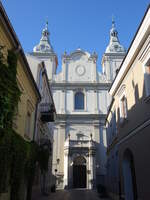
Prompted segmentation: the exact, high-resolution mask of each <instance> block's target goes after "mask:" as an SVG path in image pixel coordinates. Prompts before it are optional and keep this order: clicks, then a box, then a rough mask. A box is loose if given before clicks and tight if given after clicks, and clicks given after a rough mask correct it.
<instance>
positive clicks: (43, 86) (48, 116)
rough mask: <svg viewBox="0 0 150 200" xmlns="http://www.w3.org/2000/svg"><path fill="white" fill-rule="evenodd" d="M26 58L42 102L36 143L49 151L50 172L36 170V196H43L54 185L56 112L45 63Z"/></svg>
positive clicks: (36, 129)
mask: <svg viewBox="0 0 150 200" xmlns="http://www.w3.org/2000/svg"><path fill="white" fill-rule="evenodd" d="M26 57H27V60H28V63H29V66H30V69H31V71H32V74H33V77H34V80H35V81H36V84H37V87H38V89H39V92H40V94H41V102H40V103H39V104H38V107H37V117H36V126H35V127H36V128H35V136H34V141H36V142H37V143H38V144H39V145H40V146H43V147H44V148H48V150H49V164H48V171H47V172H44V173H43V174H41V172H40V169H39V168H37V170H36V177H35V180H36V181H35V184H34V187H33V196H34V195H35V193H37V192H39V193H40V192H42V194H45V193H49V192H50V190H51V187H52V185H53V184H54V182H53V176H52V154H53V122H54V120H55V115H56V111H55V105H54V102H53V97H52V92H51V89H50V85H49V81H48V77H47V70H46V67H45V64H44V62H42V61H41V60H39V59H38V58H36V57H35V56H33V55H30V54H26ZM36 195H37V194H36Z"/></svg>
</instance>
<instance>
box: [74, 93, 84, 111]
mask: <svg viewBox="0 0 150 200" xmlns="http://www.w3.org/2000/svg"><path fill="white" fill-rule="evenodd" d="M83 109H84V94H83V92H77V93H76V94H75V110H83Z"/></svg>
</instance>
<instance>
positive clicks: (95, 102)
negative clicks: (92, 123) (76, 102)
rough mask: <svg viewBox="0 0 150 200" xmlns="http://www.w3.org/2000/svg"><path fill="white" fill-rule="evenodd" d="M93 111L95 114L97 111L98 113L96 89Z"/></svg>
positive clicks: (95, 91)
mask: <svg viewBox="0 0 150 200" xmlns="http://www.w3.org/2000/svg"><path fill="white" fill-rule="evenodd" d="M94 113H95V114H98V113H99V109H98V94H97V90H94Z"/></svg>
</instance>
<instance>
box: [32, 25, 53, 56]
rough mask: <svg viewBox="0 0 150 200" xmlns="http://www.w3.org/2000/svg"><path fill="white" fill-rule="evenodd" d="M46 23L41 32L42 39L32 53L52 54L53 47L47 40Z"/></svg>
mask: <svg viewBox="0 0 150 200" xmlns="http://www.w3.org/2000/svg"><path fill="white" fill-rule="evenodd" d="M49 35H50V33H49V30H48V22H46V25H45V28H44V29H43V31H42V37H41V39H40V43H39V44H38V45H36V46H35V47H34V48H33V52H34V53H54V50H53V47H52V45H51V43H50V40H49Z"/></svg>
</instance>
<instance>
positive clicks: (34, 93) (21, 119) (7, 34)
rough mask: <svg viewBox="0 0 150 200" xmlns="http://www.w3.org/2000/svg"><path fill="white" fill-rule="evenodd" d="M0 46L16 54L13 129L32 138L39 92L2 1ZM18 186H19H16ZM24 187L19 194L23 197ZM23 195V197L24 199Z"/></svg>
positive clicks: (27, 139)
mask: <svg viewBox="0 0 150 200" xmlns="http://www.w3.org/2000/svg"><path fill="white" fill-rule="evenodd" d="M0 46H4V52H3V53H4V55H6V56H7V51H8V50H14V52H16V54H17V58H18V59H17V83H18V86H19V89H20V91H21V97H20V101H19V104H18V110H17V113H16V116H15V119H14V121H13V129H14V130H15V131H16V133H17V134H19V135H20V136H21V137H22V138H23V139H24V140H26V141H28V142H30V141H32V140H33V136H34V130H35V129H34V128H35V113H36V106H37V104H38V102H39V101H40V98H41V96H40V93H39V91H38V88H37V86H36V83H35V81H34V78H33V76H32V73H31V70H30V68H29V65H28V62H27V60H26V57H25V54H24V51H23V49H22V47H21V45H20V42H19V40H18V38H17V36H16V34H15V32H14V29H13V27H12V25H11V23H10V21H9V19H8V16H7V14H6V12H5V10H4V7H3V5H2V3H1V2H0ZM18 187H19V186H18ZM25 193H26V188H25V186H24V192H23V193H22V194H21V195H22V196H24V197H25ZM24 197H23V199H24ZM10 198H11V197H10V187H9V190H8V191H7V192H6V193H1V194H0V199H1V200H5V199H6V200H7V199H10Z"/></svg>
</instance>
